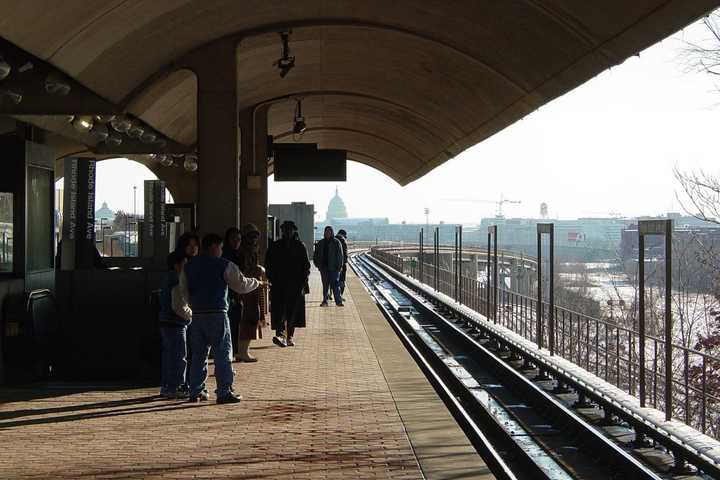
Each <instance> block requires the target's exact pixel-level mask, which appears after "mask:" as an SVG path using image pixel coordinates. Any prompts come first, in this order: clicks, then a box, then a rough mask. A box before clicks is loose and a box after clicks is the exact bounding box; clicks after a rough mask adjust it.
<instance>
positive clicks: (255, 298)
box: [223, 223, 265, 362]
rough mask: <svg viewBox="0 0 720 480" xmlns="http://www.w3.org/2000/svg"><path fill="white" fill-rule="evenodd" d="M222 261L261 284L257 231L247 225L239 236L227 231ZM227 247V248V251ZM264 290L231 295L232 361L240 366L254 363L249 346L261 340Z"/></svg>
mask: <svg viewBox="0 0 720 480" xmlns="http://www.w3.org/2000/svg"><path fill="white" fill-rule="evenodd" d="M225 242H226V243H225V247H224V248H223V257H225V258H227V259H228V260H230V261H231V262H233V263H235V264H236V265H237V266H238V268H239V269H240V272H242V274H243V275H245V276H246V277H249V278H255V279H257V280H263V279H264V278H265V269H264V268H263V267H262V266H261V265H259V264H258V256H259V251H260V230H258V228H257V227H256V226H255V225H253V224H252V223H248V224H247V225H245V226H243V228H242V232H240V231H239V230H238V229H237V228H234V227H233V228H230V229H228V231H227V234H226V237H225ZM228 245H230V246H231V247H230V248H228ZM264 296H265V290H264V288H259V289H256V290H253V291H252V292H250V293H246V294H243V295H237V294H235V295H233V297H234V298H233V300H234V304H235V305H234V307H233V308H231V315H230V317H231V318H230V323H231V325H233V330H234V331H233V345H234V346H236V353H237V355H236V357H235V358H236V359H237V360H238V361H241V362H257V358H255V357H253V356H252V355H250V351H249V348H250V342H251V341H252V340H257V339H258V338H262V329H261V323H262V322H263V321H264V320H265V307H264V302H263V298H264Z"/></svg>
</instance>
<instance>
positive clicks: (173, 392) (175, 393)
mask: <svg viewBox="0 0 720 480" xmlns="http://www.w3.org/2000/svg"><path fill="white" fill-rule="evenodd" d="M167 261H168V272H167V273H166V274H165V277H164V278H163V283H162V289H161V290H160V319H159V323H160V338H161V339H162V367H161V387H160V395H161V396H162V397H164V398H186V397H187V395H188V394H187V391H184V390H183V389H182V387H183V386H184V385H185V376H186V375H185V374H186V368H187V360H186V357H187V327H188V325H189V324H190V322H191V320H192V310H190V307H189V306H188V304H187V303H186V302H185V301H184V299H183V298H182V295H181V293H180V292H179V286H178V284H179V283H180V274H181V273H182V270H183V266H184V265H185V262H186V261H187V260H186V259H185V257H184V256H182V255H180V254H179V253H177V252H173V253H171V254H170V255H168V259H167Z"/></svg>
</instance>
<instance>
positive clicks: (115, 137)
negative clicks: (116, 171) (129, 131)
mask: <svg viewBox="0 0 720 480" xmlns="http://www.w3.org/2000/svg"><path fill="white" fill-rule="evenodd" d="M122 142H123V139H122V137H121V136H120V135H119V134H117V133H115V132H112V133H110V134H109V135H108V137H107V138H106V139H105V144H106V145H110V146H111V147H119V146H120V145H122Z"/></svg>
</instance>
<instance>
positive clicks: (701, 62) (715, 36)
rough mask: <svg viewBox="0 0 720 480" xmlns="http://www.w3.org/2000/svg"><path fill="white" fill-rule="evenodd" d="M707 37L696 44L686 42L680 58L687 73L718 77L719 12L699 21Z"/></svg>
mask: <svg viewBox="0 0 720 480" xmlns="http://www.w3.org/2000/svg"><path fill="white" fill-rule="evenodd" d="M701 22H702V24H703V25H704V26H705V31H706V33H707V34H708V37H707V38H705V39H702V40H700V41H697V42H686V47H685V49H683V51H682V53H681V56H682V58H683V60H684V62H685V66H686V70H687V71H689V72H700V73H707V74H710V75H715V76H719V77H720V10H716V11H714V12H712V13H711V14H709V15H708V16H706V17H705V18H703V19H702V20H701Z"/></svg>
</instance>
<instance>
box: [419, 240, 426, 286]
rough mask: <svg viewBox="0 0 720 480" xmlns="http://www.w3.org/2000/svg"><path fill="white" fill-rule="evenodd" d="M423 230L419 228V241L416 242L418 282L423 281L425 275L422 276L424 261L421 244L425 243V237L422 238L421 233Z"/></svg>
mask: <svg viewBox="0 0 720 480" xmlns="http://www.w3.org/2000/svg"><path fill="white" fill-rule="evenodd" d="M424 233H425V232H424V231H423V229H422V228H421V229H420V241H419V242H418V262H419V263H418V276H419V277H420V278H419V279H418V280H420V283H423V282H425V277H424V276H423V263H425V258H424V257H425V256H424V255H423V246H424V245H423V244H424V243H425V239H424V238H423V234H424Z"/></svg>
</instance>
